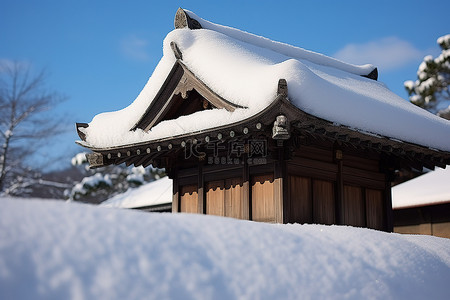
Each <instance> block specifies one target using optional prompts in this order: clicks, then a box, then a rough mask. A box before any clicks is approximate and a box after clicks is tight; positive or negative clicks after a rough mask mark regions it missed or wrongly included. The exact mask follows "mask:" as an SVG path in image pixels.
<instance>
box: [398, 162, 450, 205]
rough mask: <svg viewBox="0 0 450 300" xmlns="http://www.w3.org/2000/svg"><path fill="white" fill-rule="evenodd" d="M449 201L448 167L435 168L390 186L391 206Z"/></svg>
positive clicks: (449, 174)
mask: <svg viewBox="0 0 450 300" xmlns="http://www.w3.org/2000/svg"><path fill="white" fill-rule="evenodd" d="M448 202H450V168H448V167H447V168H446V169H441V168H436V170H435V171H430V172H428V173H426V174H424V175H421V176H419V177H416V178H414V179H411V180H409V181H406V182H404V183H401V184H399V185H396V186H394V187H393V188H392V208H394V209H400V208H408V207H416V206H424V205H433V204H440V203H448Z"/></svg>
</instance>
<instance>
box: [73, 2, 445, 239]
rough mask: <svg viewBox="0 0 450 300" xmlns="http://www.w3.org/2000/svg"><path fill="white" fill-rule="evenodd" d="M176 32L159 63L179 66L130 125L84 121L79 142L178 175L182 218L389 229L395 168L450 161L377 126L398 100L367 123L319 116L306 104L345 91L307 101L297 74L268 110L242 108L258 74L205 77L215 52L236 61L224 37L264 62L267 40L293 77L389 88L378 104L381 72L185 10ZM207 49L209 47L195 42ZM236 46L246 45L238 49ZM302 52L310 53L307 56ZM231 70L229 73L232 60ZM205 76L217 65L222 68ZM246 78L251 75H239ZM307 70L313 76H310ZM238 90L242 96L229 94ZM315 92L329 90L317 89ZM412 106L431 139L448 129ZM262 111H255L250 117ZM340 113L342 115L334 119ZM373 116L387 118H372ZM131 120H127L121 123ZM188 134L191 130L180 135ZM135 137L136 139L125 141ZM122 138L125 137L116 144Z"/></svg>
mask: <svg viewBox="0 0 450 300" xmlns="http://www.w3.org/2000/svg"><path fill="white" fill-rule="evenodd" d="M175 28H176V29H175V31H174V32H173V33H171V34H170V35H169V36H168V38H166V42H165V43H166V45H165V52H164V59H163V62H162V63H161V64H162V65H163V66H168V65H170V68H167V67H166V68H165V69H164V68H163V67H160V66H158V67H157V69H156V70H155V72H154V74H153V75H152V77H154V78H153V79H155V80H153V79H152V78H151V80H150V81H149V83H148V85H152V87H151V88H150V87H148V89H149V92H148V93H147V92H145V93H144V92H143V93H141V95H140V96H139V97H140V98H138V99H137V100H136V101H135V103H137V102H139V103H146V104H145V105H144V104H140V108H139V109H137V108H134V109H130V110H129V113H127V112H126V110H124V112H123V114H124V115H125V114H127V115H126V116H125V117H123V118H122V117H119V116H117V115H111V116H107V117H108V118H110V119H111V120H116V121H115V122H114V121H111V123H110V124H112V125H105V126H106V127H105V126H103V125H99V124H100V122H103V121H104V119H105V118H106V117H102V118H103V121H102V119H100V120H97V119H94V120H93V122H91V123H89V124H87V123H77V131H78V134H79V136H80V138H81V141H79V144H81V145H83V146H84V147H87V148H89V149H91V150H92V153H91V154H89V155H88V160H89V163H90V165H91V167H94V168H95V167H101V166H105V165H110V164H122V163H125V164H126V165H135V166H140V165H143V166H148V165H150V164H152V165H153V166H155V167H158V168H165V169H166V172H167V173H168V174H169V177H170V178H171V179H173V201H172V211H173V212H174V213H176V212H184V213H199V214H209V215H219V216H226V217H232V218H238V219H245V220H253V221H261V222H272V223H294V222H296V223H317V224H345V225H352V226H359V227H368V228H374V229H378V230H384V231H392V230H393V219H392V203H391V182H392V181H393V180H394V178H395V172H396V170H398V169H403V168H406V169H408V168H414V169H422V168H423V167H426V168H429V169H433V168H434V167H435V166H440V167H444V168H445V166H446V165H447V164H450V152H449V149H450V146H449V147H448V148H446V145H444V147H442V145H441V144H433V141H431V142H428V141H427V140H425V142H424V143H421V142H420V141H417V140H414V137H412V138H409V137H406V138H403V136H402V135H401V134H397V133H395V132H394V133H393V134H392V135H391V134H390V132H389V131H386V130H381V129H380V128H379V127H380V126H381V125H383V123H385V122H388V121H387V120H389V118H390V117H389V113H390V112H391V110H390V107H389V105H390V104H389V103H388V104H386V103H385V102H388V101H385V102H383V101H380V103H381V102H382V105H387V106H386V107H382V108H380V111H381V113H377V109H378V108H377V107H378V106H377V105H378V104H377V105H374V106H373V107H372V106H370V104H368V105H369V106H368V108H367V116H363V115H361V116H359V119H360V120H361V124H362V125H361V126H359V123H358V120H359V119H358V116H354V114H358V113H359V112H358V110H357V111H350V110H349V111H344V112H340V111H341V110H342V109H341V108H342V107H341V106H340V103H339V102H337V103H336V104H335V105H336V106H330V105H322V106H320V105H319V106H318V108H317V109H316V108H313V109H310V107H309V106H308V105H305V106H303V104H304V103H306V102H307V101H308V97H309V95H312V96H311V97H314V95H318V96H317V97H319V98H320V99H325V98H327V99H328V98H330V99H332V98H336V99H337V100H336V101H339V97H340V96H339V93H340V91H341V90H339V91H338V92H336V91H337V90H336V91H335V86H332V87H330V90H329V91H327V86H328V85H323V88H322V86H321V85H318V87H316V86H315V84H314V83H309V85H308V93H306V94H301V91H302V88H301V87H302V86H301V84H302V82H300V81H299V82H300V83H298V84H297V82H296V81H295V80H296V79H295V78H297V77H295V78H294V77H292V76H291V77H289V76H287V77H284V76H282V74H281V75H280V76H278V78H277V80H275V81H272V86H269V87H268V88H271V89H272V91H273V93H271V94H270V93H267V95H269V96H270V97H269V96H268V98H270V99H264V101H262V100H261V101H262V102H263V103H264V104H263V105H260V103H259V102H258V104H255V103H257V102H256V101H254V102H252V101H250V100H249V101H248V102H245V101H244V100H245V99H247V98H246V97H245V95H250V96H251V95H252V92H254V93H257V92H256V90H254V91H252V89H255V87H256V89H257V88H258V86H261V88H266V86H263V84H262V83H260V82H256V83H255V84H254V83H252V80H253V78H255V80H258V79H257V77H258V76H256V75H255V76H248V77H247V79H248V81H247V82H245V83H244V84H242V85H238V84H239V82H237V81H236V82H235V83H232V84H229V85H227V84H228V81H233V80H235V78H232V77H233V76H229V75H227V71H226V70H223V72H222V75H220V74H219V75H217V76H223V78H216V77H214V76H212V75H211V76H208V74H209V73H208V72H211V74H217V73H220V71H221V70H217V69H218V68H221V66H222V65H219V66H215V65H210V66H209V67H208V66H206V67H205V66H203V65H202V63H203V61H202V59H203V60H208V59H210V57H209V56H210V55H211V56H214V57H219V59H216V60H215V61H216V62H217V63H218V64H221V63H223V62H222V61H221V60H227V59H230V57H233V56H234V55H228V54H227V53H228V52H227V51H228V48H226V47H225V48H220V47H224V46H223V45H225V46H227V45H228V44H223V43H222V44H221V45H219V46H217V47H219V48H217V49H221V50H220V51H215V50H217V49H216V48H214V47H215V45H214V44H213V43H214V42H215V41H216V40H218V39H223V41H225V42H227V43H229V44H230V45H231V46H230V47H229V49H232V50H229V51H241V50H239V49H241V48H243V47H244V46H242V45H247V44H246V43H248V44H250V46H248V48H244V50H243V51H244V52H245V53H244V54H243V56H244V57H246V56H245V55H247V54H248V53H251V51H256V56H258V57H260V56H262V55H265V53H266V52H265V51H266V49H263V50H260V49H262V48H264V47H265V45H266V44H267V47H269V48H270V47H272V48H270V49H269V50H267V51H269V52H270V51H271V52H270V53H272V52H276V51H277V49H278V48H277V47H279V49H280V51H281V52H282V53H281V54H279V57H286V56H287V55H288V54H289V55H290V57H289V59H287V62H284V63H283V62H280V65H283V64H288V65H289V64H290V65H293V66H294V67H293V68H294V69H295V68H304V65H306V66H307V67H308V68H309V70H312V71H311V72H316V71H315V70H318V69H320V70H319V71H320V72H319V71H317V72H316V73H315V74H317V76H322V75H323V74H325V73H326V72H329V73H326V74H325V75H323V78H325V79H327V78H331V77H333V76H334V77H333V78H337V79H336V80H335V81H333V82H336V85H338V84H339V82H341V81H342V80H344V81H345V80H347V77H348V78H350V79H349V80H350V83H348V84H349V85H351V84H352V83H354V82H355V83H356V84H355V86H356V85H363V86H364V85H366V86H370V87H372V86H373V87H375V88H374V89H375V92H374V93H377V91H379V90H380V91H382V92H380V93H379V94H381V96H379V98H380V97H384V95H385V93H390V94H389V95H391V94H392V92H390V91H388V90H387V88H385V87H384V86H383V85H381V84H379V83H378V82H377V81H376V80H377V69H376V68H374V67H365V68H359V69H355V70H356V71H355V70H353V69H351V68H353V67H355V66H353V65H349V66H348V65H346V64H345V65H344V64H343V63H341V62H338V61H335V60H333V59H331V58H327V57H324V56H322V55H318V54H315V53H312V54H311V52H309V51H306V50H303V49H300V48H296V47H293V46H289V45H282V46H277V45H275V46H273V42H271V41H267V40H266V39H258V38H259V37H256V36H253V35H250V34H247V33H243V32H240V31H238V30H234V29H233V30H232V29H229V28H225V27H221V26H220V25H215V24H212V23H209V22H205V21H204V20H202V19H200V18H198V17H197V16H196V15H195V14H193V13H191V12H189V11H185V10H182V9H179V10H178V12H177V14H176V17H175ZM191 35H192V38H191ZM204 36H206V37H204ZM203 38H204V39H203ZM202 41H203V43H205V44H204V45H202V46H196V45H197V44H196V43H201V42H202ZM271 43H272V44H271ZM236 45H241V46H239V47H237V48H239V49H238V50H236V47H235V46H236ZM195 47H197V48H195ZM207 47H212V48H210V49H207V50H208V51H210V52H205V53H210V55H205V53H203V52H202V53H198V52H196V49H199V51H200V50H202V49H204V48H207ZM233 47H235V48H233ZM255 49H256V50H255ZM205 51H206V50H205ZM258 51H260V52H258ZM283 51H284V52H283ZM230 53H235V52H230ZM261 53H262V54H261ZM305 53H306V54H305ZM297 54H298V55H305V56H304V57H300V58H298V57H297V56H296V55H297ZM221 55H223V59H222V56H221ZM271 55H272V54H270V55H269V54H267V57H269V58H268V59H272V56H271ZM277 55H278V54H277ZM199 58H201V59H200V60H199ZM258 59H259V58H258ZM276 59H278V56H277V58H276ZM283 59H284V58H283ZM238 60H239V59H238ZM280 60H281V58H280ZM261 61H264V60H261ZM205 64H207V63H205ZM225 64H226V65H227V66H229V65H230V63H228V62H226V63H225ZM242 64H244V65H245V60H243V61H241V62H239V61H238V62H237V63H236V65H242ZM323 64H328V65H326V66H323ZM341 64H342V66H341ZM316 65H317V67H315V66H316ZM311 66H312V67H311ZM225 67H226V66H225V65H223V68H225ZM322 67H323V68H322ZM208 68H216V70H215V71H216V72H215V73H214V72H213V71H214V70H210V69H208ZM230 68H232V66H231V67H230ZM321 68H322V69H321ZM335 68H336V69H337V71H334V69H335ZM355 68H356V67H355ZM160 69H164V70H163V71H160ZM295 70H297V69H295ZM301 70H303V69H301ZM329 70H332V71H329ZM243 72H244V71H243ZM308 72H309V71H308ZM238 73H242V72H239V70H237V71H236V74H238ZM255 74H256V73H255ZM301 74H306V75H305V76H308V74H309V73H307V72H303V73H301ZM336 74H337V75H336ZM272 75H273V74H272V73H271V76H272ZM287 75H289V74H287ZM242 76H246V74H243V75H242ZM274 76H275V75H274ZM213 77H214V78H213ZM338 77H339V78H338ZM311 78H316V77H314V76H312V77H311ZM247 79H246V80H247ZM264 80H265V79H264ZM333 80H334V79H333ZM217 82H219V83H217ZM221 82H222V83H223V84H224V86H223V87H222V86H220V83H221ZM267 82H268V81H267ZM268 85H270V84H268ZM230 86H231V88H230ZM233 86H234V87H235V89H236V90H237V92H236V93H233V92H234V91H230V89H233ZM291 86H292V87H293V88H292V90H291ZM299 86H300V88H299ZM309 86H311V87H310V88H309ZM330 86H331V85H330ZM243 87H244V88H245V89H249V90H250V91H245V92H246V93H247V94H245V95H244V96H243V97H242V99H244V100H242V101H241V100H240V98H239V96H236V97H235V96H233V95H238V94H239V92H240V91H239V89H241V90H243ZM315 88H316V89H318V90H320V91H318V92H317V93H315V91H314V89H315ZM358 88H359V87H356V89H358ZM350 89H351V87H350ZM363 89H364V91H363V92H359V93H358V92H357V91H356V92H355V91H350V92H348V89H346V88H344V89H342V90H345V91H342V93H347V92H348V93H351V94H349V95H350V96H348V97H347V96H345V95H347V94H343V95H344V96H342V99H344V100H345V99H347V98H352V99H355V101H360V105H362V106H364V105H365V101H366V100H367V99H369V100H370V99H372V98H371V97H372V96H371V95H369V96H367V93H369V94H370V91H369V92H367V93H366V90H365V88H364V87H363ZM144 90H145V89H144ZM250 96H249V97H250ZM392 97H393V96H392ZM144 98H146V99H145V100H142V99H144ZM255 98H256V97H255ZM398 98H399V97H398ZM236 99H237V100H236ZM399 99H400V98H399ZM344 100H342V101H344ZM369 100H367V101H368V102H370V101H371V100H370V101H369ZM313 102H314V103H316V102H317V101H316V100H314V101H313ZM398 102H400V100H398ZM403 102H404V103H402V104H399V105H400V106H401V107H402V106H405V107H407V109H405V111H407V113H408V114H410V115H408V116H412V117H413V118H416V119H417V120H418V122H422V123H421V124H425V125H426V124H428V123H427V122H428V121H427V118H429V119H430V120H431V121H430V122H429V123H430V124H431V123H433V124H434V125H433V124H432V125H430V128H431V127H432V128H431V129H430V131H431V130H433V132H436V130H435V127H436V126H437V127H439V128H440V130H441V132H442V133H440V134H441V136H445V132H447V133H449V131H448V130H450V126H449V124H447V123H444V121H439V120H437V119H438V118H437V117H434V116H426V117H423V116H422V112H419V110H420V109H419V108H416V107H414V106H413V105H412V104H410V103H407V102H406V101H404V100H403ZM135 103H133V105H135ZM314 103H313V104H312V105H314ZM377 103H378V102H377ZM257 105H259V106H258V107H257V109H253V107H255V106H257ZM342 105H344V104H342ZM396 105H397V104H396ZM397 106H398V105H397ZM397 106H396V107H397ZM305 107H306V108H305ZM321 108H324V109H329V110H331V114H328V115H329V116H331V117H328V116H327V114H326V113H325V114H322V112H321V110H320V109H321ZM383 109H384V110H385V111H386V112H387V115H384V113H383ZM396 109H397V108H393V109H392V110H394V111H395V110H396ZM334 111H336V115H339V114H341V115H342V118H341V119H337V120H336V119H333V118H334V117H333V116H334ZM410 111H413V112H412V113H411V112H410ZM121 113H122V112H121ZM345 113H346V114H348V115H349V116H350V115H352V118H353V119H354V120H356V121H355V122H356V123H352V122H353V121H351V120H349V122H348V123H346V121H345V120H346V117H345ZM425 113H426V112H425ZM377 114H378V116H377ZM427 114H428V113H427ZM223 116H225V117H223ZM236 116H238V117H236ZM372 117H373V118H378V119H374V120H371V119H370V118H372ZM126 118H129V119H130V120H127V121H123V119H126ZM384 118H386V119H384ZM348 119H351V118H350V117H349V118H348ZM417 120H414V121H413V122H416V121H417ZM394 121H395V120H394ZM105 122H106V121H105ZM108 122H109V121H108ZM127 122H128V123H127ZM445 122H448V121H445ZM116 123H121V124H116ZM122 123H123V124H125V123H126V124H125V125H123V128H124V129H123V132H119V131H120V130H121V129H114V126H122ZM436 123H438V125H436ZM174 124H177V125H174ZM398 125H399V126H400V125H401V124H398ZM108 126H110V127H108ZM127 126H128V127H127ZM184 126H185V127H186V128H184V129H183V130H180V129H179V127H184ZM371 126H372V127H371ZM433 126H434V127H433ZM422 127H423V126H422ZM101 128H109V131H113V133H111V138H110V139H107V138H104V141H103V140H101V141H100V142H99V141H98V140H99V139H102V138H103V133H102V132H101V130H103V131H104V133H105V134H109V133H107V132H106V131H105V129H101ZM117 128H119V127H117ZM388 129H389V128H388ZM446 130H447V131H446ZM128 134H129V135H130V137H129V138H128V137H127V138H123V136H124V135H128ZM94 136H95V138H94ZM116 136H118V137H117V141H113V140H114V138H116ZM447 144H448V143H447Z"/></svg>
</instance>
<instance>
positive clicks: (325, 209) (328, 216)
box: [313, 179, 336, 225]
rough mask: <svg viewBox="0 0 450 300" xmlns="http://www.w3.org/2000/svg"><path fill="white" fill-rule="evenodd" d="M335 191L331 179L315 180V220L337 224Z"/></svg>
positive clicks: (318, 222)
mask: <svg viewBox="0 0 450 300" xmlns="http://www.w3.org/2000/svg"><path fill="white" fill-rule="evenodd" d="M335 211H336V210H335V193H334V184H333V182H331V181H325V180H317V179H314V180H313V222H314V223H317V224H327V225H331V224H335V219H336V218H335Z"/></svg>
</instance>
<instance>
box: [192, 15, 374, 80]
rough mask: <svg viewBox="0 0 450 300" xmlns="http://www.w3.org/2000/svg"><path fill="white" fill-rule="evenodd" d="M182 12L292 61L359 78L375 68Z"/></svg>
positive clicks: (235, 37) (217, 29)
mask: <svg viewBox="0 0 450 300" xmlns="http://www.w3.org/2000/svg"><path fill="white" fill-rule="evenodd" d="M184 11H185V12H186V13H187V14H188V15H189V17H191V18H192V19H195V20H197V21H198V22H199V23H200V24H201V26H202V28H204V29H209V30H213V31H217V32H220V33H222V34H224V35H227V36H229V37H231V38H233V39H236V40H239V41H241V42H245V43H248V44H252V45H254V46H257V47H261V48H266V49H269V50H272V51H274V52H277V53H280V54H282V55H285V56H288V57H291V58H294V59H301V60H307V61H309V62H312V63H314V64H317V65H323V66H327V67H332V68H335V69H339V70H341V71H345V72H348V73H352V74H355V75H361V76H367V75H369V74H370V73H372V72H373V71H374V70H375V69H376V67H375V66H373V65H371V64H366V65H354V64H350V63H346V62H343V61H340V60H338V59H336V58H333V57H330V56H326V55H324V54H321V53H317V52H313V51H310V50H306V49H303V48H300V47H296V46H292V45H289V44H286V43H282V42H278V41H273V40H271V39H268V38H266V37H263V36H258V35H256V34H253V33H249V32H246V31H242V30H239V29H236V28H233V27H229V26H224V25H219V24H215V23H212V22H210V21H207V20H205V19H202V18H200V17H199V16H197V15H196V14H195V13H194V12H192V11H189V10H184Z"/></svg>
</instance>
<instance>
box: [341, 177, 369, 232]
mask: <svg viewBox="0 0 450 300" xmlns="http://www.w3.org/2000/svg"><path fill="white" fill-rule="evenodd" d="M342 216H343V220H342V222H343V224H345V225H351V226H358V227H365V226H366V211H365V205H364V196H363V189H362V188H361V187H357V186H349V185H344V199H343V203H342Z"/></svg>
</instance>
